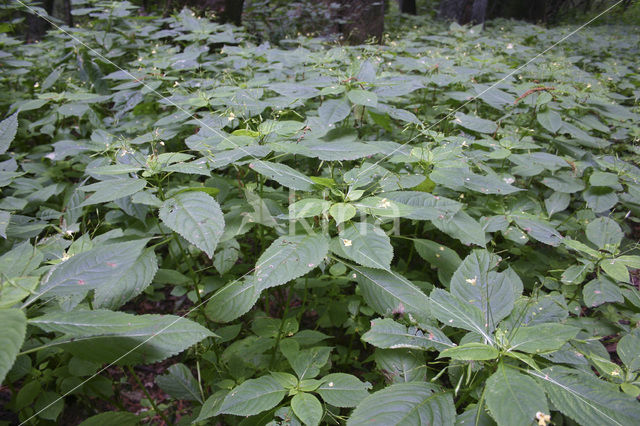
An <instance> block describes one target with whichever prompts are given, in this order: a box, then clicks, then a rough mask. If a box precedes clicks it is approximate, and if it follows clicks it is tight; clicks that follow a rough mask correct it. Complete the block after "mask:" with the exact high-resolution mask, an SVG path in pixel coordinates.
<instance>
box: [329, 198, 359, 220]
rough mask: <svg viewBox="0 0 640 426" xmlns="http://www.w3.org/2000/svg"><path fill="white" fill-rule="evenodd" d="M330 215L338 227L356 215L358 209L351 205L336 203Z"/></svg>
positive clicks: (330, 210)
mask: <svg viewBox="0 0 640 426" xmlns="http://www.w3.org/2000/svg"><path fill="white" fill-rule="evenodd" d="M329 214H330V215H331V217H333V220H335V222H336V225H340V224H341V223H344V222H346V221H348V220H350V219H351V218H353V217H354V216H355V215H356V208H355V207H354V206H353V205H351V204H349V203H335V204H333V205H332V206H331V208H330V209H329Z"/></svg>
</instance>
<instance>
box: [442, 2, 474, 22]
mask: <svg viewBox="0 0 640 426" xmlns="http://www.w3.org/2000/svg"><path fill="white" fill-rule="evenodd" d="M467 3H468V0H442V1H441V2H440V10H439V11H438V16H439V17H440V19H444V20H446V21H456V22H460V21H461V20H462V17H463V15H464V10H465V8H466V4H467Z"/></svg>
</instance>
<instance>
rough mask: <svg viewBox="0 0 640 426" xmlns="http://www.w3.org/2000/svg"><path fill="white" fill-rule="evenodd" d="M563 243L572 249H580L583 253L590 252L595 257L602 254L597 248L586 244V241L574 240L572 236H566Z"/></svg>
mask: <svg viewBox="0 0 640 426" xmlns="http://www.w3.org/2000/svg"><path fill="white" fill-rule="evenodd" d="M562 243H563V244H564V245H565V246H567V247H569V248H570V249H572V250H576V251H579V252H582V253H586V254H588V255H590V256H593V257H599V256H600V253H598V251H597V250H594V249H592V248H591V247H589V246H588V245H586V244H584V243H581V242H580V241H578V240H572V239H571V238H564V239H563V240H562Z"/></svg>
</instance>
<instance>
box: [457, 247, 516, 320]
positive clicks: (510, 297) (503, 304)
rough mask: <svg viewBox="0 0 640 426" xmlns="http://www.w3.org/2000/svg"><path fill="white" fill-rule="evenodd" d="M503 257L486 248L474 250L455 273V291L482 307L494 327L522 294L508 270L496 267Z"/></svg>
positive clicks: (458, 296)
mask: <svg viewBox="0 0 640 426" xmlns="http://www.w3.org/2000/svg"><path fill="white" fill-rule="evenodd" d="M499 261H500V258H499V257H498V256H496V255H493V254H491V253H489V252H488V251H486V250H473V251H472V252H471V254H469V255H468V256H467V257H466V258H465V259H464V260H463V261H462V263H461V264H460V266H459V267H458V269H457V270H456V272H455V273H454V274H453V276H452V277H451V285H450V287H451V294H452V295H453V296H456V297H457V298H459V299H460V300H464V301H465V302H467V303H470V304H472V305H473V306H476V307H477V308H478V309H480V311H482V314H483V318H484V323H485V324H488V327H489V329H490V330H493V329H494V328H495V327H496V325H497V324H498V323H499V322H500V321H501V320H502V319H503V318H505V317H506V316H507V315H509V313H511V310H512V309H513V303H514V302H515V299H516V297H517V296H519V294H517V293H516V292H515V291H514V287H513V285H512V283H511V282H510V280H509V279H508V277H507V276H506V275H505V274H504V273H498V272H494V271H492V270H493V269H494V268H495V267H496V266H497V264H498V262H499Z"/></svg>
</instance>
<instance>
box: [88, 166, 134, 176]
mask: <svg viewBox="0 0 640 426" xmlns="http://www.w3.org/2000/svg"><path fill="white" fill-rule="evenodd" d="M142 169H143V167H142V166H134V165H131V164H110V165H108V166H100V167H94V168H91V170H90V171H91V175H92V176H95V175H101V176H116V175H128V174H129V173H136V172H139V171H140V170H142ZM87 171H89V170H87Z"/></svg>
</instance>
